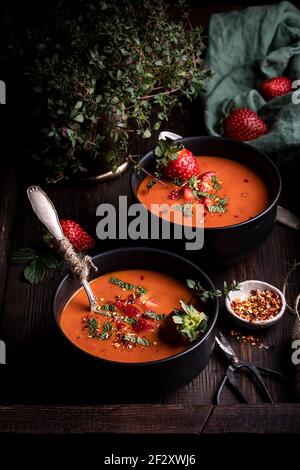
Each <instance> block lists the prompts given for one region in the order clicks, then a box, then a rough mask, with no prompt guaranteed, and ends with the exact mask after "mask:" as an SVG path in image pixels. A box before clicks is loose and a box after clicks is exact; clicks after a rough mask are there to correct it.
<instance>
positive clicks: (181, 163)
mask: <svg viewBox="0 0 300 470" xmlns="http://www.w3.org/2000/svg"><path fill="white" fill-rule="evenodd" d="M163 173H164V175H165V176H166V177H167V178H182V179H189V178H191V177H192V176H197V175H198V174H199V166H198V162H197V159H196V157H194V155H193V154H192V152H190V151H189V150H187V149H183V150H179V152H177V158H176V160H170V161H169V162H168V164H167V166H165V167H163Z"/></svg>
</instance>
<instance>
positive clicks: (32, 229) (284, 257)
mask: <svg viewBox="0 0 300 470" xmlns="http://www.w3.org/2000/svg"><path fill="white" fill-rule="evenodd" d="M234 6H236V4H234ZM217 9H219V10H220V9H222V8H220V7H218V8H217ZM208 12H209V14H210V13H211V11H210V10H209V9H208ZM200 106H201V104H200V103H194V105H193V109H192V110H191V109H189V108H186V110H185V112H184V113H183V115H177V116H175V117H174V118H173V120H171V121H170V122H169V124H168V129H169V130H171V131H174V132H177V133H181V134H182V135H197V134H198V135H199V134H201V133H203V132H204V129H203V125H202V123H201V122H199V115H200V114H201V112H200V111H201V109H200ZM153 145H154V140H152V141H147V142H146V144H144V147H142V146H141V144H140V143H137V152H139V153H141V154H143V152H144V151H146V150H147V149H149V148H151V147H152V146H153ZM21 157H22V155H21ZM23 169H24V165H22V163H21V160H20V159H13V158H12V159H9V158H8V159H6V160H5V161H4V163H3V166H2V169H1V176H0V192H1V196H0V221H1V230H0V281H1V282H0V306H1V329H0V339H2V340H5V342H6V345H7V365H6V366H0V374H1V385H0V401H1V406H0V434H1V435H2V434H4V435H5V434H7V433H8V434H9V433H13V434H35V435H45V434H53V435H54V434H55V435H57V434H68V433H71V434H72V433H74V434H82V433H89V434H90V433H100V434H101V435H111V434H116V433H117V434H135V435H140V434H153V435H157V434H171V435H174V434H185V435H193V436H198V435H200V434H201V435H205V434H220V433H224V434H228V433H246V434H247V433H250V434H252V433H268V434H278V433H298V432H300V404H296V403H293V401H294V397H293V391H292V386H291V383H292V380H291V379H292V378H291V376H290V377H289V378H290V380H289V382H288V383H287V384H284V385H282V384H280V383H277V382H274V381H272V380H268V379H266V380H267V385H268V387H269V389H270V391H271V394H272V396H273V397H274V400H275V402H276V404H275V405H270V404H263V403H261V399H260V396H259V394H258V393H257V392H256V390H255V388H253V387H252V386H251V383H250V382H249V381H248V379H247V377H246V376H242V378H241V386H242V389H243V390H244V391H245V393H246V395H247V396H248V398H249V401H250V403H251V404H248V405H241V404H238V403H237V401H236V399H235V397H234V396H233V395H232V394H231V392H230V391H229V390H226V391H225V393H224V395H223V404H222V405H221V406H215V405H214V393H215V390H216V387H217V385H218V384H219V382H220V380H221V379H222V377H223V374H224V370H225V364H224V362H223V361H222V359H221V358H219V357H218V356H217V354H213V356H212V357H211V359H210V361H209V363H208V365H207V367H206V368H205V370H204V371H203V372H202V373H201V374H200V375H199V376H198V377H197V378H196V379H194V380H193V381H192V382H191V383H189V384H188V385H186V386H185V387H183V388H182V389H180V390H177V391H175V392H174V391H173V392H172V391H170V393H168V394H165V395H163V396H159V397H151V396H139V397H135V396H127V395H126V384H124V385H122V386H120V390H117V391H116V393H115V394H110V395H108V394H107V393H106V391H105V380H104V379H103V377H97V371H90V370H88V372H87V371H86V370H85V365H84V364H81V363H79V362H76V361H75V359H74V356H73V353H72V352H70V350H69V348H68V347H67V346H66V344H65V343H64V341H63V340H62V338H61V337H60V336H59V334H58V332H57V330H56V328H55V326H54V323H53V320H52V300H53V296H54V293H55V290H56V288H57V285H58V283H59V281H60V279H61V278H62V276H63V275H64V272H65V271H64V269H63V268H59V269H57V270H55V271H50V272H49V273H48V274H47V276H46V278H45V279H44V280H43V281H42V282H41V283H40V284H38V285H35V286H32V285H30V284H28V283H25V282H24V280H23V279H22V274H21V272H22V267H21V266H16V265H13V264H10V262H9V253H11V252H12V251H13V250H15V249H17V248H21V247H25V246H35V245H36V244H38V243H40V241H41V226H40V224H39V223H38V222H37V219H36V217H35V215H34V214H33V213H32V211H31V208H30V206H29V202H28V201H27V198H26V193H25V189H26V187H27V185H29V184H34V183H36V182H37V181H38V175H35V174H31V175H30V176H28V174H27V175H26V174H25V175H24V172H23ZM129 175H130V171H127V173H125V174H124V175H122V176H120V177H117V178H116V179H114V180H112V181H110V182H107V183H102V184H97V185H92V186H81V187H80V186H71V185H68V186H63V185H61V186H56V187H48V188H47V192H48V194H49V196H50V197H51V198H52V200H53V202H54V203H55V205H56V207H57V210H58V212H59V215H60V217H64V218H72V219H75V220H77V221H78V222H79V223H81V224H82V225H83V226H85V227H86V228H87V229H88V230H89V232H90V233H91V234H95V228H96V223H97V218H96V215H95V214H96V207H97V206H98V205H99V204H100V203H104V202H109V203H114V204H117V201H118V196H119V195H121V194H122V195H128V196H129V197H131V196H130V189H129ZM290 194H291V193H290V192H289V184H288V180H287V182H286V184H285V188H284V199H283V200H284V204H285V206H286V207H287V208H289V207H292V206H293V201H292V199H291V198H290ZM124 243H125V242H122V243H121V242H119V241H111V242H101V243H100V242H98V246H97V251H98V252H100V251H103V250H106V249H107V248H113V247H119V246H122V245H124ZM298 247H299V238H298V234H297V233H296V232H295V231H292V230H291V229H289V228H287V227H284V226H281V225H279V224H276V226H275V227H274V230H273V233H272V235H271V236H270V238H269V239H268V240H267V241H266V242H265V243H264V244H263V245H262V246H259V247H257V249H256V250H255V251H254V252H253V253H252V254H251V255H250V256H249V257H248V258H247V259H245V260H243V261H241V262H239V263H237V264H234V265H233V266H229V267H226V268H222V269H216V268H214V266H205V267H204V270H205V271H206V272H207V273H208V274H209V275H210V276H211V278H212V280H213V281H214V283H215V285H216V286H221V285H222V284H223V281H224V280H228V281H231V280H232V279H237V280H241V281H242V280H245V279H261V280H265V281H267V282H270V283H271V284H274V285H276V286H278V287H279V288H282V286H283V282H284V277H285V275H286V273H287V270H288V268H289V266H290V265H291V264H293V263H294V261H295V259H297V257H298V259H299V249H298ZM296 293H297V282H296V279H295V278H294V279H293V280H292V282H291V284H290V287H289V291H288V295H289V299H294V297H295V296H296ZM293 320H294V319H293V316H292V314H290V313H289V312H288V311H287V312H286V314H285V316H284V318H283V319H282V321H280V323H278V324H277V325H276V326H274V327H273V328H271V329H269V330H265V331H263V332H261V333H259V334H255V336H256V337H257V340H258V341H257V343H256V344H255V345H253V344H251V342H249V341H243V340H241V339H240V340H238V339H237V337H236V336H232V335H231V332H232V331H234V332H238V331H239V329H238V328H236V326H235V325H233V324H231V323H230V322H229V320H228V318H227V317H226V314H225V311H224V308H223V307H222V308H221V312H220V324H221V325H222V328H223V329H224V331H225V332H226V333H227V335H228V336H229V337H230V340H231V342H232V345H233V346H234V349H235V350H236V352H237V353H238V355H240V357H242V358H244V359H246V360H250V361H253V362H254V363H256V364H259V365H264V366H266V367H270V368H274V369H278V370H280V371H283V372H284V373H286V374H289V373H290V366H291V349H290V344H291V329H292V325H293ZM243 334H246V332H241V335H243ZM261 344H263V345H264V347H259V345H261ZM265 346H267V348H266V347H265ZM81 374H83V376H84V377H85V380H84V382H83V383H82V380H81V377H82V375H81ZM84 374H85V375H84ZM89 374H90V375H89ZM91 377H92V378H91Z"/></svg>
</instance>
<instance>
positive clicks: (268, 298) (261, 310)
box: [231, 289, 282, 323]
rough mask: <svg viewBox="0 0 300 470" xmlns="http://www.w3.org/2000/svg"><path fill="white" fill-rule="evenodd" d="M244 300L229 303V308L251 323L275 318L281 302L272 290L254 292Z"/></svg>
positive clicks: (237, 299)
mask: <svg viewBox="0 0 300 470" xmlns="http://www.w3.org/2000/svg"><path fill="white" fill-rule="evenodd" d="M250 294H251V295H250V296H249V297H247V298H246V299H244V300H241V299H240V298H236V299H235V300H233V301H232V302H231V308H232V310H233V311H234V313H235V314H236V315H238V316H239V317H241V318H243V319H244V320H247V321H249V322H251V323H255V322H257V321H264V320H269V319H270V318H273V317H275V316H276V315H277V314H278V313H279V311H280V309H281V307H282V302H281V298H280V296H279V294H277V293H276V292H274V291H272V290H267V289H266V290H260V289H257V290H254V291H251V293H250Z"/></svg>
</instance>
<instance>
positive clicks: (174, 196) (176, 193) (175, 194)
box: [168, 189, 180, 201]
mask: <svg viewBox="0 0 300 470" xmlns="http://www.w3.org/2000/svg"><path fill="white" fill-rule="evenodd" d="M179 196H180V193H179V191H178V189H173V190H172V191H171V192H170V193H169V194H168V199H172V201H175V200H176V199H179Z"/></svg>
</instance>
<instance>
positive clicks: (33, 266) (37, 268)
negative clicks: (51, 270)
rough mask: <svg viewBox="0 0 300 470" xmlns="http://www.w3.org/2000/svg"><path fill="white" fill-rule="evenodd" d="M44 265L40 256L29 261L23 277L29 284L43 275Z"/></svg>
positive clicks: (36, 281)
mask: <svg viewBox="0 0 300 470" xmlns="http://www.w3.org/2000/svg"><path fill="white" fill-rule="evenodd" d="M45 272H46V270H45V266H44V264H43V262H42V261H41V259H40V258H36V259H34V260H33V261H31V263H30V265H29V266H27V268H25V269H24V277H25V279H26V280H27V281H29V282H30V284H37V283H38V282H40V281H41V280H42V279H43V277H44V276H45Z"/></svg>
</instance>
